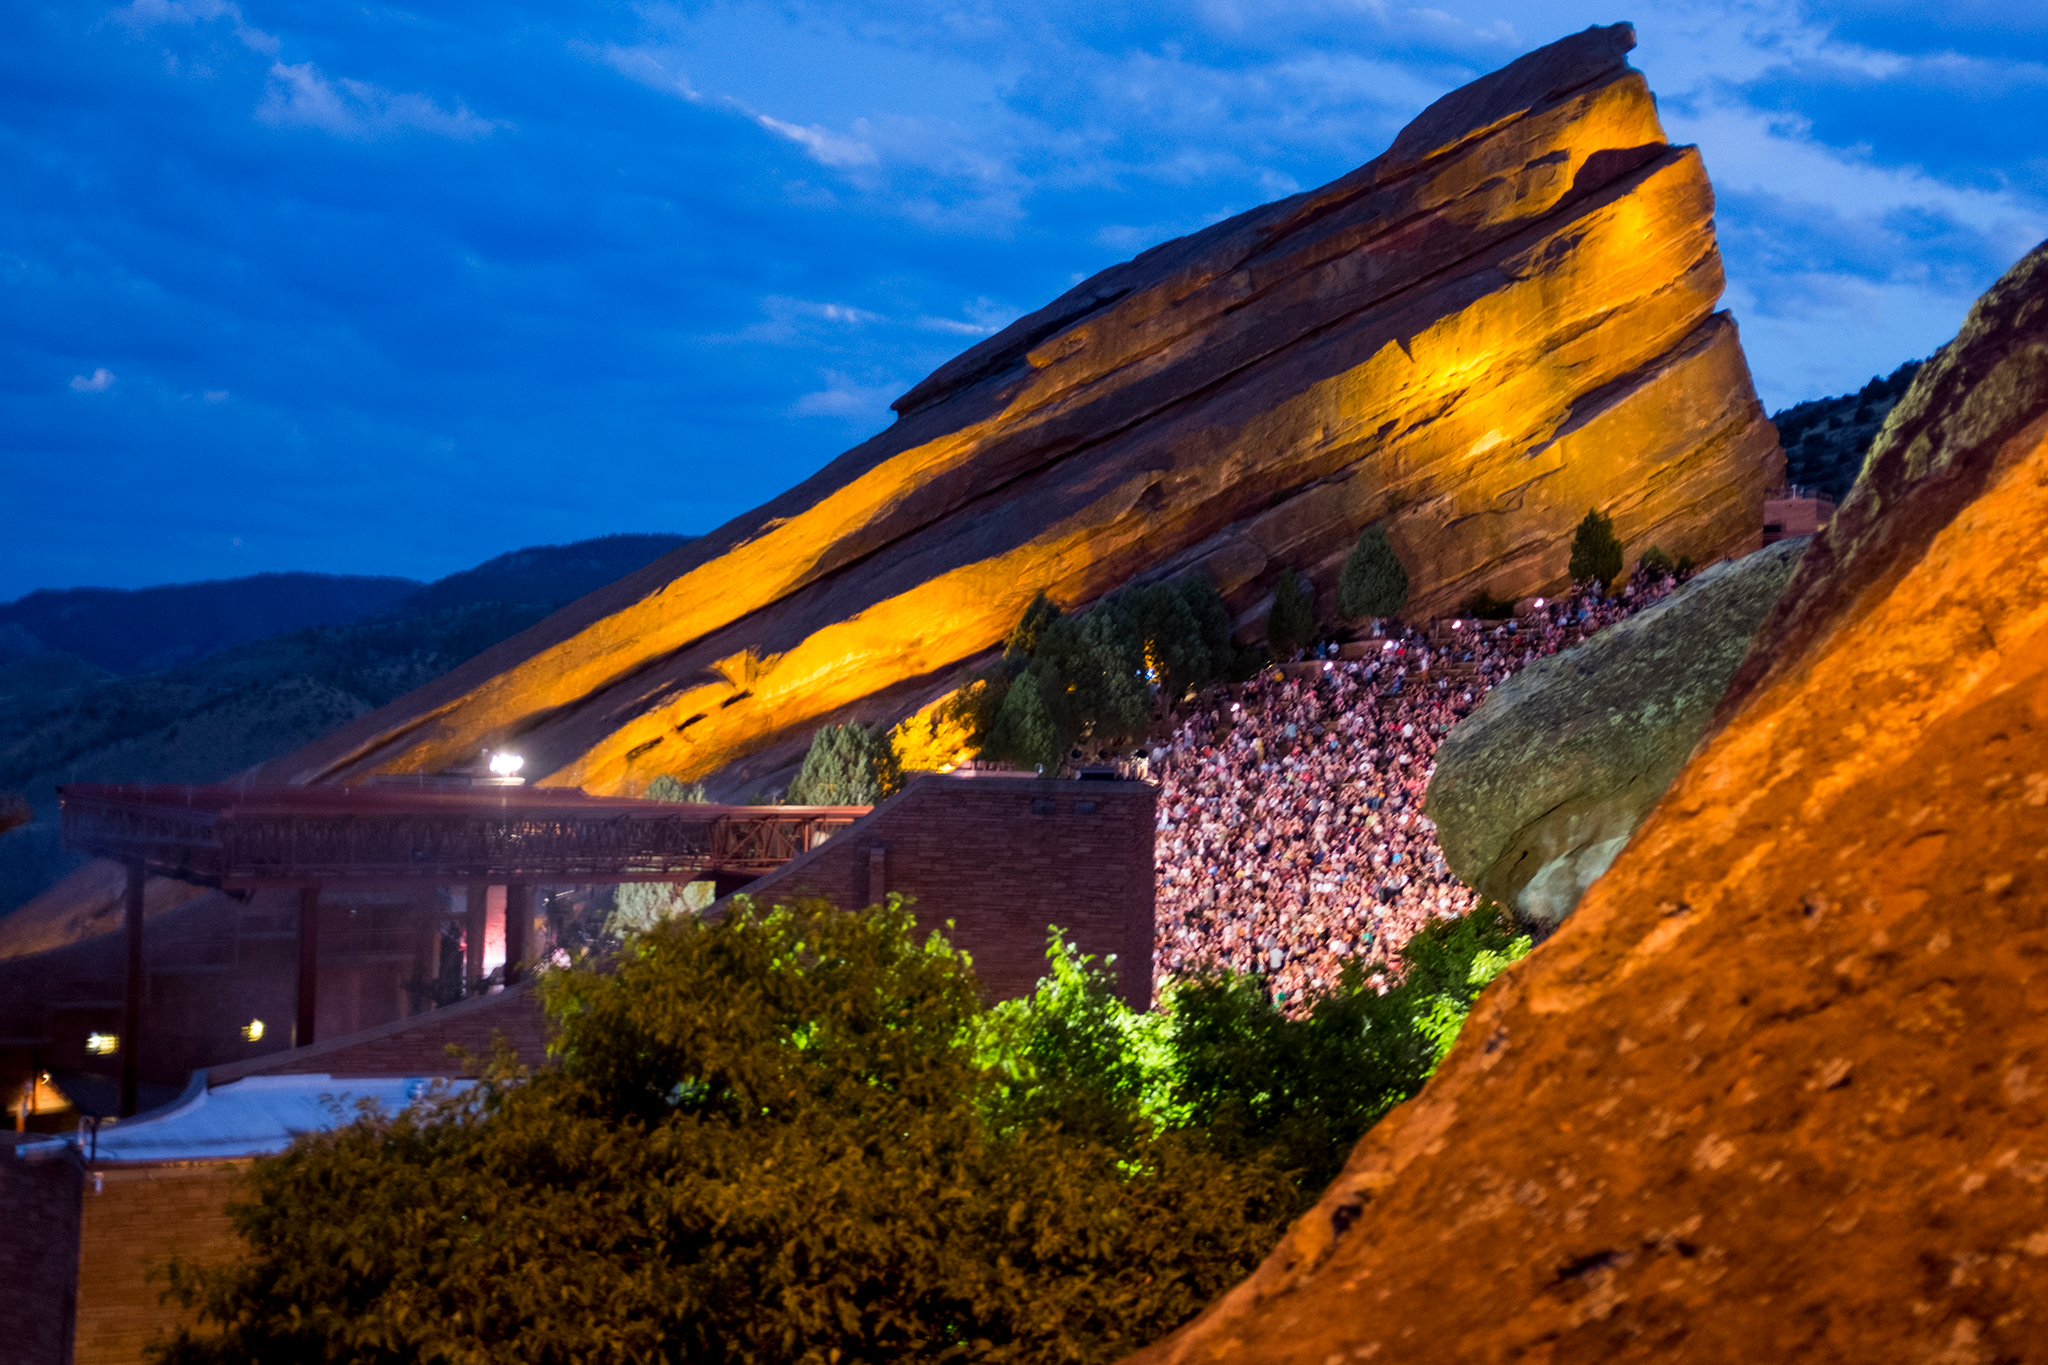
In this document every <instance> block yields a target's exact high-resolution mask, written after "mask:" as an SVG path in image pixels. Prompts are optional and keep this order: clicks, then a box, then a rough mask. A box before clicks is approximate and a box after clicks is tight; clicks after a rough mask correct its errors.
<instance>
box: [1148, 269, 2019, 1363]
mask: <svg viewBox="0 0 2048 1365" xmlns="http://www.w3.org/2000/svg"><path fill="white" fill-rule="evenodd" d="M1715 725H1716V726H1717V727H1718V728H1717V729H1715V730H1713V731H1710V733H1709V737H1708V738H1707V740H1706V741H1705V742H1704V743H1703V745H1702V746H1701V748H1700V749H1699V751H1698V752H1697V753H1696V754H1695V755H1694V757H1693V759H1692V761H1691V762H1690V763H1689V764H1688V765H1687V766H1686V768H1685V770H1684V771H1683V772H1682V773H1681V774H1680V775H1679V777H1678V780H1677V781H1676V783H1675V784H1674V785H1673V786H1672V787H1671V789H1670V790H1669V792H1667V793H1666V795H1665V797H1664V800H1663V801H1662V802H1661V803H1660V804H1659V805H1658V807H1657V808H1656V810H1655V811H1654V812H1653V813H1652V814H1651V816H1650V817H1649V819H1648V820H1647V821H1645V822H1644V824H1643V825H1642V827H1641V828H1640V829H1638V830H1637V832H1636V835H1635V837H1634V839H1633V840H1632V841H1631V842H1630V844H1629V846H1628V848H1627V849H1626V850H1625V851H1624V852H1623V853H1622V855H1621V857H1620V859H1619V860H1617V861H1616V863H1615V864H1614V866H1613V867H1612V868H1610V869H1609V870H1608V872H1607V874H1606V876H1604V877H1602V878H1601V879H1600V880H1599V881H1598V882H1596V883H1595V884H1594V886H1593V888H1592V889H1591V891H1589V892H1588V893H1587V895H1586V897H1585V899H1584V900H1583V901H1582V902H1580V904H1579V907H1578V909H1577V910H1576V911H1575V912H1573V914H1572V916H1571V918H1570V919H1568V920H1567V921H1566V922H1565V924H1564V926H1563V927H1562V928H1561V929H1560V930H1559V931H1558V933H1557V935H1556V936H1555V937H1554V938H1552V939H1551V940H1550V941H1549V942H1548V943H1546V944H1545V945H1543V946H1542V947H1541V948H1539V949H1538V950H1537V951H1536V952H1535V953H1534V954H1532V955H1531V956H1530V957H1529V958H1528V959H1526V960H1525V961H1524V962H1523V963H1521V964H1519V965H1518V966H1516V967H1514V968H1512V969H1510V971H1509V972H1508V973H1507V974H1506V975H1505V976H1503V977H1502V978H1501V979H1500V981H1499V982H1497V983H1496V984H1495V985H1494V986H1493V987H1492V988H1491V989H1490V990H1489V991H1488V992H1487V993H1486V995H1485V996H1483V997H1482V998H1481V999H1480V1001H1479V1003H1478V1005H1477V1007H1476V1008H1475V1009H1474V1011H1473V1014H1472V1017H1471V1019H1470V1021H1469V1022H1468V1023H1467V1024H1466V1026H1465V1030H1464V1033H1463V1035H1462V1037H1461V1038H1460V1040H1459V1042H1458V1044H1457V1046H1456V1047H1455V1048H1454V1049H1453V1051H1452V1052H1451V1054H1450V1056H1449V1057H1448V1058H1447V1059H1446V1060H1445V1062H1444V1065H1443V1067H1442V1068H1441V1069H1440V1070H1439V1071H1438V1073H1437V1075H1436V1077H1435V1079H1434V1080H1432V1081H1431V1082H1430V1084H1429V1087H1428V1088H1427V1089H1426V1090H1425V1091H1424V1092H1423V1093H1422V1095H1421V1096H1419V1097H1418V1098H1417V1099H1415V1100H1413V1101H1411V1102H1410V1103H1408V1104H1406V1105H1404V1106H1402V1107H1401V1108H1399V1109H1397V1110H1395V1111H1394V1113H1393V1114H1392V1115H1390V1116H1389V1117H1388V1118H1387V1120H1386V1121H1385V1122H1383V1123H1381V1124H1380V1125H1379V1127H1377V1128H1376V1129H1374V1130H1373V1131H1372V1132H1371V1133H1370V1134H1368V1135H1367V1137H1366V1139H1365V1140H1364V1141H1363V1142H1362V1143H1360V1144H1359V1146H1358V1148H1357V1150H1356V1151H1355V1152H1354V1153H1353V1154H1352V1157H1351V1160H1350V1162H1349V1164H1348V1165H1347V1166H1346V1168H1345V1171H1344V1173H1343V1174H1342V1175H1341V1176H1340V1177H1339V1178H1338V1179H1337V1181H1336V1182H1335V1183H1334V1184H1333V1185H1332V1186H1331V1188H1330V1189H1329V1190H1328V1191H1327V1192H1326V1194H1325V1195H1324V1197H1323V1200H1322V1202H1321V1203H1320V1205H1319V1206H1318V1207H1316V1208H1315V1209H1313V1210H1312V1211H1311V1212H1309V1213H1308V1214H1307V1215H1305V1216H1304V1218H1303V1219H1302V1220H1301V1221H1300V1222H1299V1223H1298V1224H1297V1225H1296V1226H1295V1228H1294V1229H1293V1230H1292V1231H1291V1232H1290V1234H1289V1235H1288V1237H1287V1239H1286V1240H1285V1241H1284V1242H1283V1243H1282V1245H1281V1247H1280V1249H1279V1250H1278V1251H1276V1252H1275V1254H1274V1255H1273V1256H1272V1257H1271V1258H1269V1260H1268V1261H1267V1263H1266V1264H1265V1265H1264V1266H1262V1267H1261V1268H1260V1269H1259V1270H1258V1271H1257V1272H1256V1273H1255V1274H1254V1276H1253V1277H1252V1279H1251V1280H1249V1281H1247V1282H1246V1283H1245V1284H1244V1285H1242V1286H1240V1287H1239V1288H1237V1289H1235V1290H1233V1291H1231V1293H1230V1294H1229V1295H1228V1296H1226V1297H1225V1299H1223V1300H1222V1301H1220V1302H1219V1304H1218V1305H1217V1306H1216V1307H1215V1308H1213V1309H1211V1311H1210V1312H1209V1313H1208V1314H1206V1315H1205V1316H1204V1317H1202V1318H1200V1319H1198V1320H1197V1321H1196V1323H1194V1324H1193V1325H1191V1326H1190V1327H1189V1328H1187V1329H1184V1330H1183V1331H1182V1332H1181V1333H1180V1334H1178V1335H1176V1336H1175V1337H1173V1338H1170V1339H1169V1340H1168V1341H1167V1342H1165V1343H1162V1344H1161V1345H1160V1346H1157V1347H1154V1348H1152V1349H1150V1350H1148V1351H1146V1352H1144V1353H1142V1354H1141V1355H1140V1357H1139V1359H1140V1360H1143V1361H1145V1362H1148V1365H1149V1363H1152V1362H1166V1361H1175V1362H1195V1361H1203V1362H1207V1361H1224V1360H1228V1361H1232V1362H1278V1361H1300V1362H1315V1363H1316V1365H1321V1362H1324V1361H1330V1360H1346V1361H1350V1360H1370V1361H1373V1362H1374V1363H1375V1365H1386V1363H1388V1362H1407V1361H1447V1360H1457V1361H1466V1360H1552V1361H1581V1360H1599V1361H1658V1362H1670V1361H1677V1362H1683V1361H1727V1362H1737V1361H1740V1362H1751V1361H1764V1360H1840V1361H1877V1360H1884V1361H1907V1360H1924V1361H1936V1360H1953V1361H1997V1360H2023V1359H2031V1358H2034V1357H2036V1356H2038V1355H2039V1354H2040V1338H2039V1328H2038V1322H2037V1320H2038V1318H2039V1315H2040V1311H2041V1305H2042V1304H2044V1303H2048V1212H2044V1205H2043V1201H2042V1192H2043V1189H2044V1188H2048V974H2044V973H2043V972H2042V970H2041V966H2040V964H2041V963H2042V962H2043V961H2044V960H2048V858H2044V856H2043V851H2044V850H2048V246H2044V247H2042V248H2038V249H2036V250H2035V251H2034V253H2033V254H2032V255H2030V256H2029V257H2028V258H2027V259H2026V260H2024V261H2022V262H2021V263H2020V264H2019V265H2018V266H2017V267H2015V268H2014V270H2013V271H2012V272H2011V273H2010V274H2009V275H2008V276H2007V277H2006V278H2005V280H2003V281H2002V282H2001V283H2000V284H1999V285H1998V286H1996V287H1995V288H1994V289H1993V290H1992V291H1991V293H1989V294H1987V295H1986V296H1985V297H1984V299H1982V300H1981V301H1980V302H1979V303H1978V305H1977V307H1976V308H1975V309H1974V310H1973V311H1972V313H1971V316H1970V319H1969V321H1968V322H1967V323H1966V324H1965V326H1964V329H1963V332H1962V334H1961V335H1960V336H1959V337H1958V338H1957V340H1956V341H1955V342H1954V343H1952V344H1951V345H1950V347H1949V348H1948V349H1947V350H1945V351H1943V352H1941V353H1940V354H1939V355H1937V356H1936V357H1935V358H1934V359H1933V360H1931V361H1930V362H1929V363H1928V365H1927V367H1926V369H1925V370H1923V371H1922V372H1921V374H1920V376H1919V377H1918V379H1917V381H1916V382H1915V384H1914V385H1913V387H1912V389H1911V390H1910V391H1909V392H1908V393H1907V395H1906V397H1905V399H1904V400H1903V401H1902V402H1901V403H1900V405H1899V407H1898V409H1897V410H1895V411H1894V413H1893V414H1892V416H1891V418H1890V419H1889V420H1888V422H1887V423H1886V426H1885V428H1884V430H1883V431H1882V432H1881V433H1880V435H1879V437H1878V440H1877V444H1876V446H1875V447H1874V448H1873V450H1872V452H1871V456H1870V462H1869V464H1868V465H1867V466H1866V468H1865V470H1864V473H1863V475H1862V477H1861V478H1860V479H1859V480H1858V481H1857V484H1856V486H1855V488H1854V489H1853V490H1852V491H1851V492H1850V494H1849V497H1848V500H1847V501H1846V502H1845V503H1844V504H1843V506H1842V508H1841V510H1840V511H1839V512H1838V513H1837V515H1836V517H1835V519H1834V521H1833V522H1832V524H1831V525H1830V526H1829V527H1828V528H1827V529H1826V530H1824V531H1822V532H1821V533H1820V535H1819V536H1817V537H1816V538H1815V541H1814V543H1813V545H1812V546H1811V547H1810V548H1809V550H1808V552H1807V554H1806V556H1805V558H1804V559H1803V560H1802V562H1801V564H1800V566H1799V568H1798V569H1797V570H1796V571H1795V572H1794V574H1793V577H1792V581H1791V583H1790V584H1789V585H1788V586H1787V588H1786V590H1785V594H1784V596H1783V597H1782V598H1781V599H1780V601H1779V603H1778V605H1777V607H1776V608H1774V610H1773V612H1772V614H1771V616H1770V618H1769V619H1767V621H1766V622H1765V624H1764V626H1763V627H1762V628H1761V629H1760V631H1759V632H1758V636H1757V640H1756V644H1755V646H1754V648H1753V649H1752V652H1751V653H1750V655H1749V658H1748V659H1747V661H1746V662H1745V663H1744V665H1743V666H1742V668H1741V669H1740V670H1738V673H1737V676H1736V679H1735V681H1734V683H1733V684H1731V687H1730V691H1729V694H1728V696H1727V697H1726V698H1725V699H1724V701H1723V703H1722V710H1721V713H1720V714H1719V716H1718V717H1717V719H1716V721H1715Z"/></svg>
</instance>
